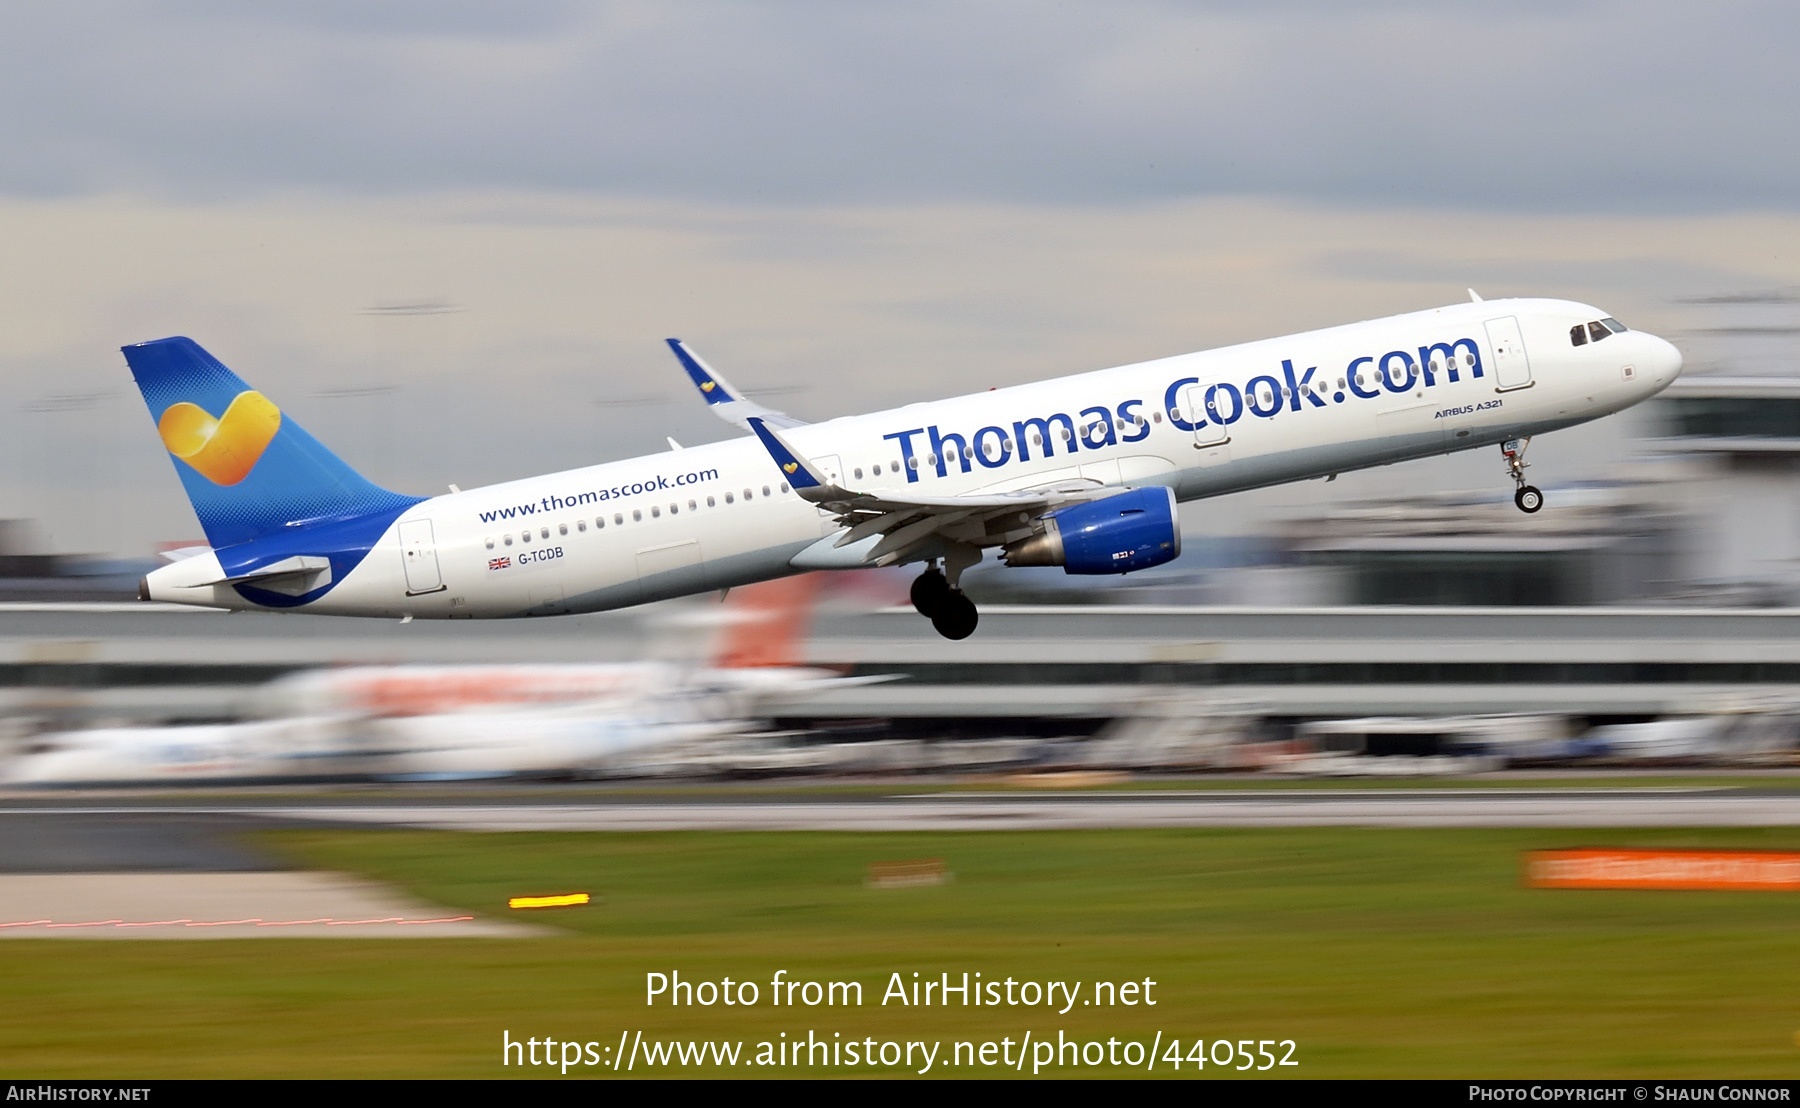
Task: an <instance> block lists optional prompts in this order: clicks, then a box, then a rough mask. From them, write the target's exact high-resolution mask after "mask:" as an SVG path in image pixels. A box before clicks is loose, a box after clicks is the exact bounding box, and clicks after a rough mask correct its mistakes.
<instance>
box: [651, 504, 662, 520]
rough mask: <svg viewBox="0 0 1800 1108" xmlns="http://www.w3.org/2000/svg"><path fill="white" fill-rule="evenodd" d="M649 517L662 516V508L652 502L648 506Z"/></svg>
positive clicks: (658, 517) (656, 517) (657, 517)
mask: <svg viewBox="0 0 1800 1108" xmlns="http://www.w3.org/2000/svg"><path fill="white" fill-rule="evenodd" d="M650 518H651V519H661V518H662V509H661V508H658V507H657V506H656V505H654V504H652V505H651V506H650Z"/></svg>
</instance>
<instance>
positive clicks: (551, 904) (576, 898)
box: [506, 893, 589, 908]
mask: <svg viewBox="0 0 1800 1108" xmlns="http://www.w3.org/2000/svg"><path fill="white" fill-rule="evenodd" d="M588 899H589V898H588V894H586V893H564V894H563V895H561V896H515V897H513V898H512V899H511V900H508V901H507V902H506V906H507V907H508V908H572V907H574V906H575V905H577V904H586V903H587V902H588Z"/></svg>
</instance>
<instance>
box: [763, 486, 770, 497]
mask: <svg viewBox="0 0 1800 1108" xmlns="http://www.w3.org/2000/svg"><path fill="white" fill-rule="evenodd" d="M763 495H764V496H768V495H769V486H767V485H764V486H763Z"/></svg>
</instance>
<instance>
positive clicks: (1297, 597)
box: [0, 293, 1800, 764]
mask: <svg viewBox="0 0 1800 1108" xmlns="http://www.w3.org/2000/svg"><path fill="white" fill-rule="evenodd" d="M1686 307H1688V308H1690V309H1691V310H1692V314H1693V316H1694V318H1695V320H1696V322H1695V324H1694V325H1693V326H1692V327H1691V328H1690V329H1689V331H1688V332H1687V333H1686V334H1684V335H1683V336H1682V339H1681V344H1682V346H1683V348H1684V350H1686V351H1687V352H1688V356H1689V366H1688V371H1687V373H1686V375H1685V376H1684V377H1682V378H1681V379H1680V380H1679V381H1677V383H1676V384H1675V385H1674V386H1673V387H1672V388H1671V389H1670V390H1669V391H1668V392H1667V393H1665V394H1664V395H1663V396H1662V397H1659V398H1658V399H1657V400H1655V401H1653V402H1652V404H1650V405H1648V406H1646V409H1644V410H1643V411H1641V412H1640V413H1633V414H1632V416H1631V418H1634V419H1636V420H1637V421H1638V422H1637V425H1636V426H1637V430H1636V431H1635V432H1634V437H1635V453H1636V457H1635V458H1633V459H1632V460H1631V461H1630V462H1629V463H1628V464H1627V465H1626V467H1625V468H1623V469H1622V470H1621V471H1620V472H1618V473H1617V474H1615V475H1613V476H1611V477H1610V478H1603V479H1599V480H1592V479H1590V480H1586V481H1584V482H1582V483H1578V484H1572V485H1571V484H1564V485H1558V484H1556V483H1555V482H1554V480H1545V481H1543V482H1542V483H1543V484H1545V485H1546V487H1547V492H1548V494H1549V497H1548V499H1549V504H1550V510H1546V511H1544V512H1542V513H1540V514H1538V515H1535V516H1524V515H1522V514H1521V513H1519V512H1518V511H1517V510H1516V509H1515V508H1514V507H1513V506H1512V504H1511V502H1510V495H1509V493H1508V490H1506V489H1504V488H1503V487H1502V486H1503V484H1504V482H1502V481H1501V480H1498V479H1496V481H1495V486H1496V487H1495V489H1494V490H1493V491H1492V492H1491V494H1481V495H1468V494H1462V495H1441V496H1411V497H1403V498H1391V499H1386V500H1380V501H1365V502H1360V503H1350V504H1341V505H1338V506H1334V507H1330V508H1327V509H1319V508H1314V509H1312V510H1311V511H1310V513H1306V514H1300V515H1297V516H1293V517H1290V518H1288V519H1286V520H1285V521H1283V522H1281V523H1280V524H1278V525H1276V526H1274V527H1273V528H1271V529H1269V530H1267V531H1266V532H1265V533H1263V534H1260V535H1254V536H1247V537H1236V538H1224V539H1219V538H1214V539H1207V538H1205V537H1202V536H1197V535H1190V536H1189V537H1188V541H1187V546H1188V551H1187V553H1186V554H1184V557H1183V558H1182V559H1180V560H1179V561H1177V562H1176V563H1174V564H1172V565H1169V566H1164V567H1160V568H1159V569H1157V570H1152V571H1148V572H1145V573H1142V574H1137V575H1133V576H1132V577H1130V578H1126V579H1121V580H1117V581H1112V582H1107V581H1100V580H1097V579H1092V578H1089V579H1081V580H1078V581H1077V580H1070V579H1066V578H1064V577H1062V575H1061V574H1060V573H1059V572H1057V571H1055V570H1042V571H1032V570H1025V571H1020V570H1001V569H998V568H996V567H991V566H990V567H984V569H982V570H977V571H975V572H974V573H972V574H971V575H970V577H969V582H970V584H969V587H970V589H971V592H973V593H975V594H976V595H977V596H978V598H979V599H981V600H982V601H983V608H982V620H981V627H980V629H979V631H977V633H976V634H975V636H974V637H973V638H971V639H969V640H967V641H966V642H962V643H956V644H946V643H945V642H944V641H943V640H942V639H940V638H939V637H938V636H937V635H936V634H935V633H933V632H932V630H931V629H930V627H929V626H928V625H927V624H926V623H925V621H924V620H922V619H920V618H918V617H917V616H916V615H915V614H914V613H913V612H912V611H911V610H910V609H909V608H906V607H905V606H904V602H903V599H902V598H903V596H904V589H905V584H906V580H907V578H906V576H905V575H903V574H899V573H892V574H889V573H885V571H884V572H880V573H878V572H876V571H867V572H865V573H860V574H851V575H844V578H843V581H844V582H845V587H842V588H839V589H838V590H836V591H835V592H832V591H828V592H827V594H826V597H825V599H824V600H823V601H822V602H821V603H820V605H819V607H818V608H817V610H816V611H815V612H814V618H813V621H812V632H811V635H810V637H809V638H808V639H807V641H806V643H805V645H804V647H803V657H802V659H801V660H803V661H804V662H805V663H807V664H809V665H816V666H823V667H831V668H833V669H836V670H838V671H840V672H844V673H848V674H854V675H860V676H883V677H887V678H890V679H889V680H884V681H881V682H879V683H872V684H858V685H852V686H847V687H832V688H829V689H825V690H823V691H816V690H815V691H813V692H810V693H807V694H805V695H797V696H796V697H795V698H793V700H792V701H791V702H787V703H778V704H775V705H772V706H770V707H769V709H768V710H769V712H770V717H769V718H768V719H767V720H766V721H764V725H765V726H766V727H769V728H772V729H775V730H777V731H779V732H780V733H782V734H784V735H786V736H788V738H787V739H786V740H784V741H786V742H788V743H789V744H792V743H795V742H799V743H805V742H822V743H823V742H838V743H845V742H852V741H861V742H873V743H880V742H912V743H919V742H927V743H929V742H949V743H965V744H966V743H982V742H987V743H993V742H995V741H996V740H1006V739H1012V740H1027V741H1059V742H1068V741H1075V740H1084V739H1087V738H1092V737H1095V736H1114V737H1118V736H1120V735H1127V734H1129V735H1135V736H1137V737H1138V738H1139V739H1140V740H1142V741H1141V742H1140V744H1139V745H1140V746H1144V744H1148V747H1156V746H1157V744H1158V743H1161V744H1163V746H1164V747H1168V748H1170V749H1173V748H1174V747H1181V748H1183V749H1186V750H1188V751H1189V752H1190V755H1191V752H1192V750H1194V749H1206V750H1215V749H1216V748H1217V747H1218V746H1219V744H1220V742H1222V741H1227V740H1228V742H1227V745H1237V746H1240V747H1242V746H1246V745H1248V746H1255V745H1256V744H1258V743H1262V744H1269V745H1270V746H1271V747H1272V746H1274V745H1281V744H1286V746H1285V747H1284V749H1293V748H1295V746H1296V744H1298V747H1300V748H1303V749H1305V750H1308V751H1313V752H1323V753H1325V754H1382V753H1399V754H1412V755H1422V754H1441V753H1444V752H1446V751H1452V750H1455V749H1459V748H1460V749H1470V750H1481V751H1489V752H1492V751H1494V750H1497V749H1505V748H1507V747H1508V744H1509V743H1510V744H1511V745H1512V747H1513V748H1515V749H1529V750H1531V751H1535V752H1536V753H1538V754H1546V753H1552V752H1554V753H1557V754H1559V755H1562V756H1568V755H1579V754H1581V753H1583V752H1584V751H1586V752H1588V753H1594V752H1596V751H1600V752H1607V751H1610V752H1612V753H1614V754H1617V753H1619V752H1620V751H1624V750H1628V749H1630V748H1631V746H1632V743H1633V742H1635V741H1637V739H1639V738H1645V736H1646V735H1647V736H1649V737H1648V738H1645V741H1644V742H1643V743H1642V744H1640V745H1641V746H1642V747H1643V749H1644V750H1646V751H1648V752H1650V753H1651V754H1655V753H1658V752H1660V753H1662V754H1667V755H1670V756H1674V757H1682V756H1686V755H1690V754H1706V753H1707V752H1709V751H1710V752H1712V753H1715V754H1716V753H1718V752H1719V751H1720V750H1727V751H1728V750H1729V747H1730V744H1731V743H1733V742H1737V743H1740V744H1747V745H1745V749H1752V748H1753V749H1754V752H1755V753H1756V756H1757V757H1762V758H1765V759H1766V758H1768V757H1774V758H1775V759H1776V760H1777V761H1792V760H1793V758H1794V757H1795V755H1794V748H1795V742H1796V735H1797V734H1800V374H1796V372H1795V369H1796V365H1797V363H1800V358H1797V357H1796V355H1797V354H1800V296H1797V295H1795V294H1790V293H1768V294H1756V295H1743V296H1729V297H1713V298H1705V299H1699V300H1693V301H1689V302H1686ZM1495 468H1496V478H1498V477H1499V473H1498V469H1499V466H1498V463H1496V466H1495ZM1545 476H1546V477H1549V476H1550V475H1545ZM24 545H25V543H24V537H23V532H22V531H21V529H20V528H19V526H18V525H0V577H4V580H3V581H0V600H4V601H6V602H7V603H6V604H5V607H4V610H3V611H0V713H3V714H4V715H5V716H6V717H7V718H9V719H10V720H12V721H14V722H13V726H14V727H15V728H24V729H29V728H32V727H37V728H43V727H58V728H60V727H68V726H81V725H91V724H95V723H100V722H111V723H118V722H126V723H136V722H144V723H150V722H175V721H195V722H199V721H216V720H230V719H235V718H241V717H242V716H244V715H245V714H247V713H249V712H250V711H251V708H250V707H249V705H250V704H252V702H253V700H254V696H253V692H254V690H255V689H256V688H258V687H259V686H260V685H262V684H264V683H266V682H269V681H271V680H274V679H276V678H278V677H281V676H283V675H286V674H289V673H293V672H295V671H298V670H303V669H309V668H317V667H330V666H344V665H361V664H377V665H381V664H400V663H495V662H517V663H549V662H557V663H580V662H606V661H623V660H633V659H642V658H646V657H658V656H660V657H664V658H668V657H673V656H682V655H685V656H686V657H688V658H690V659H693V660H694V661H695V662H696V663H697V664H699V663H700V662H701V661H702V655H703V654H704V648H702V647H699V646H696V645H694V644H693V643H692V642H691V641H690V642H682V641H678V640H682V639H683V636H682V635H680V634H672V633H671V632H670V630H669V629H670V628H671V627H679V626H681V625H682V623H683V617H682V613H684V612H687V613H694V612H699V611H702V610H704V608H705V606H706V605H708V604H716V600H714V599H711V598H692V599H689V600H686V601H679V602H671V603H670V604H665V605H658V606H653V607H651V608H647V609H642V610H634V611H626V612H617V613H605V614H599V615H593V616H582V617H565V618H560V619H545V620H520V621H496V622H487V623H456V624H450V625H446V624H433V623H428V622H417V623H413V624H409V625H404V626H402V625H397V624H394V623H388V622H379V621H358V620H339V619H327V618H317V619H310V618H304V617H296V616H280V615H268V616H264V615H252V614H239V615H227V614H223V613H210V612H202V611H192V610H155V611H147V610H143V608H142V606H138V605H136V604H134V603H133V602H131V601H130V600H129V599H128V597H129V596H130V594H131V588H132V585H133V584H134V583H135V577H136V574H137V572H139V571H140V570H141V567H133V566H126V565H114V564H96V563H82V562H77V561H72V560H69V559H60V558H56V557H53V556H48V555H43V554H35V553H30V552H29V551H27V550H26V549H24ZM855 579H861V580H862V584H850V583H849V582H851V581H853V580H855ZM1497 719H1498V720H1509V719H1510V720H1513V721H1516V722H1515V723H1514V724H1512V725H1510V726H1508V725H1504V724H1496V723H1495V722H1494V721H1495V720H1497ZM1746 721H1754V722H1753V723H1746ZM1658 725H1661V726H1663V728H1664V730H1663V731H1661V732H1654V733H1651V732H1643V733H1639V732H1633V731H1632V730H1631V729H1632V728H1640V729H1641V728H1646V727H1648V728H1654V727H1656V726H1658ZM1496 729H1498V730H1496ZM1221 735H1224V736H1225V737H1226V739H1225V740H1221V739H1220V738H1219V736H1221ZM1585 735H1594V736H1607V737H1608V738H1609V741H1608V742H1607V743H1605V744H1603V745H1601V746H1595V745H1593V744H1589V745H1588V746H1585V747H1584V746H1583V745H1582V736H1585ZM1634 736H1636V737H1635V738H1634ZM1658 736H1660V738H1658ZM1746 736H1751V737H1749V738H1746ZM1652 739H1654V740H1655V741H1650V740H1652ZM1170 744H1173V746H1172V747H1171V746H1170ZM1183 744H1186V745H1185V746H1184V745H1183ZM1709 744H1710V745H1709ZM1183 757H1187V758H1188V760H1189V761H1190V762H1193V763H1195V764H1200V763H1205V762H1206V759H1207V758H1208V757H1213V756H1212V755H1207V756H1206V757H1197V756H1189V755H1184V756H1183ZM1140 760H1147V761H1149V762H1152V763H1154V762H1155V761H1156V757H1155V756H1154V755H1142V756H1141V757H1140ZM1166 760H1167V759H1165V761H1166ZM1230 760H1231V759H1229V758H1227V759H1225V761H1227V762H1229V761H1230ZM1213 762H1214V764H1218V763H1219V759H1218V758H1216V757H1215V758H1213Z"/></svg>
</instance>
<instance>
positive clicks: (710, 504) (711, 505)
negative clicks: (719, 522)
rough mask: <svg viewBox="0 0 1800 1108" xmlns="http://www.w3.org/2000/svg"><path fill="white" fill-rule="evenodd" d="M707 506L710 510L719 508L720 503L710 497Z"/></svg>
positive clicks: (707, 499)
mask: <svg viewBox="0 0 1800 1108" xmlns="http://www.w3.org/2000/svg"><path fill="white" fill-rule="evenodd" d="M706 506H707V507H708V508H717V507H718V506H719V502H718V501H717V500H714V499H713V498H712V497H710V496H709V497H707V498H706Z"/></svg>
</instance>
